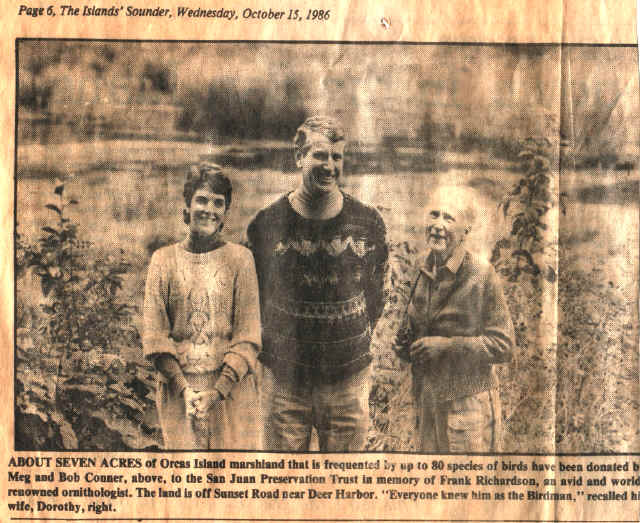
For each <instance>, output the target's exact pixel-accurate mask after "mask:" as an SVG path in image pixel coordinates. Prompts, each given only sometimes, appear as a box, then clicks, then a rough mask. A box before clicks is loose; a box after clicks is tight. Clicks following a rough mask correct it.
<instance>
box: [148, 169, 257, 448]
mask: <svg viewBox="0 0 640 523" xmlns="http://www.w3.org/2000/svg"><path fill="white" fill-rule="evenodd" d="M184 201H185V205H186V209H185V210H184V221H185V223H186V224H187V225H188V227H189V233H188V236H187V238H186V239H185V240H184V241H182V242H180V243H177V244H174V245H170V246H168V247H163V248H161V249H158V250H157V251H156V252H155V253H154V254H153V256H152V258H151V262H150V265H149V270H148V273H147V282H146V288H145V300H144V335H143V346H144V354H145V356H146V357H147V358H148V359H149V360H151V361H153V362H154V364H155V366H156V368H157V369H158V377H159V388H158V392H157V398H156V401H157V407H158V414H159V417H160V425H161V427H162V433H163V436H164V444H165V448H167V449H255V448H258V446H259V444H260V436H261V435H260V427H259V426H257V425H256V423H255V420H257V419H259V415H258V414H259V413H258V399H257V398H258V394H257V388H256V380H255V368H256V358H257V354H258V351H259V349H260V307H259V302H258V284H257V279H256V272H255V266H254V262H253V256H252V254H251V252H250V251H249V250H248V249H246V248H244V247H242V246H240V245H236V244H233V243H229V242H225V241H224V240H223V239H222V237H221V230H222V227H223V225H224V221H225V218H226V217H227V213H228V211H229V207H230V205H231V182H230V181H229V179H228V178H227V177H226V176H224V175H223V174H222V170H221V168H220V167H219V166H217V165H215V164H203V165H200V166H199V167H198V168H197V169H193V170H192V171H191V172H190V173H189V175H188V177H187V181H186V183H185V185H184Z"/></svg>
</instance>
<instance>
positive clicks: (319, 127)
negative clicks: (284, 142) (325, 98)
mask: <svg viewBox="0 0 640 523" xmlns="http://www.w3.org/2000/svg"><path fill="white" fill-rule="evenodd" d="M308 133H319V134H322V135H324V136H326V137H327V138H328V139H329V141H331V142H333V143H336V142H341V141H342V140H344V130H343V129H342V126H341V125H340V124H339V123H338V122H337V121H336V120H334V119H333V118H330V117H328V116H311V117H309V118H307V119H306V120H305V121H304V123H303V124H302V125H301V126H300V127H298V130H297V131H296V135H295V137H294V138H293V144H294V145H295V147H296V152H300V153H302V152H304V151H305V149H306V148H307V147H306V146H307V134H308Z"/></svg>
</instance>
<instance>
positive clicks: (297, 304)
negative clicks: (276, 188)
mask: <svg viewBox="0 0 640 523" xmlns="http://www.w3.org/2000/svg"><path fill="white" fill-rule="evenodd" d="M343 195H344V204H343V208H342V211H341V212H340V213H339V214H338V215H337V216H335V217H334V218H330V219H327V220H314V219H308V218H304V217H303V216H301V215H299V214H298V213H296V212H295V211H294V210H293V208H292V207H291V204H290V203H289V199H288V195H284V196H283V197H281V198H280V199H279V200H278V201H276V202H275V203H274V204H273V205H271V206H270V207H267V208H266V209H263V210H262V211H260V212H259V213H258V214H257V216H256V217H255V218H254V219H253V221H252V222H251V223H250V224H249V228H248V229H247V238H248V242H249V247H250V248H251V250H252V251H253V254H254V257H255V261H256V270H257V273H258V282H259V286H260V302H261V309H262V318H263V323H262V325H263V336H262V338H263V351H262V354H261V360H262V362H263V363H264V364H265V365H266V366H268V367H270V368H271V369H272V370H273V372H274V373H275V374H276V375H277V376H280V377H285V378H286V379H288V380H309V379H312V380H315V381H319V382H324V383H330V382H335V381H337V380H340V379H342V378H345V377H347V376H349V375H351V374H353V373H355V372H358V371H360V370H362V369H363V368H365V367H366V366H367V365H368V364H369V363H370V361H371V355H370V353H369V344H370V341H371V332H372V331H373V328H374V327H375V324H376V322H377V320H378V318H379V317H380V314H381V313H382V309H383V307H384V299H383V285H384V276H385V270H386V264H387V259H388V249H387V244H386V242H385V225H384V222H383V221H382V218H381V216H380V214H379V213H378V212H377V211H376V210H375V209H373V208H371V207H368V206H366V205H364V204H362V203H360V202H359V201H357V200H355V199H354V198H352V197H351V196H349V195H347V194H343Z"/></svg>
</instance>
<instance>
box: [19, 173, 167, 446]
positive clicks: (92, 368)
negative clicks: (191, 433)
mask: <svg viewBox="0 0 640 523" xmlns="http://www.w3.org/2000/svg"><path fill="white" fill-rule="evenodd" d="M54 194H55V196H56V197H57V198H56V200H57V201H56V203H55V204H54V203H50V204H47V205H46V207H47V208H48V209H49V210H50V211H51V212H53V213H54V214H55V216H56V218H55V220H54V222H53V223H52V224H50V225H48V226H45V227H43V228H42V233H43V234H42V235H41V237H40V238H39V241H38V243H37V244H36V245H29V244H27V243H25V242H24V241H23V240H22V239H21V238H20V237H18V238H17V242H16V249H17V255H16V258H17V260H20V262H19V263H20V265H21V266H22V267H23V268H25V267H29V268H31V269H32V270H33V271H34V272H35V274H36V275H37V276H38V278H39V280H40V284H41V291H42V297H43V300H42V301H43V302H44V303H42V305H41V310H40V312H39V314H38V316H37V317H36V318H35V319H34V320H32V321H31V322H30V324H28V323H25V324H24V325H23V326H22V327H23V328H22V331H21V334H22V335H21V336H18V337H17V339H16V359H17V367H16V380H17V383H16V393H17V396H16V405H17V412H16V448H20V449H54V448H55V449H58V448H70V449H71V448H85V449H98V448H100V449H105V450H106V449H120V450H122V449H129V448H148V447H153V446H157V444H158V434H159V431H158V430H157V427H153V426H149V425H148V424H146V423H145V411H147V410H149V409H150V408H151V407H152V406H153V401H152V400H151V399H150V398H149V395H150V393H151V392H152V390H153V382H152V380H151V379H150V373H149V369H146V368H144V367H140V366H139V365H137V364H135V363H131V362H125V361H124V360H122V359H121V358H119V356H118V354H119V352H120V349H121V348H122V347H131V346H136V345H137V346H139V345H140V340H139V335H138V332H137V330H136V328H135V326H134V325H133V323H132V321H131V318H132V314H133V313H134V312H135V310H134V308H133V307H132V306H130V305H128V304H126V303H124V302H122V301H121V298H120V291H121V288H122V276H123V275H124V274H125V273H126V272H127V271H128V269H129V264H128V263H126V262H125V261H123V260H115V259H113V258H110V257H107V258H105V259H102V258H99V259H92V258H91V256H90V248H91V244H90V243H89V242H83V241H81V240H79V239H78V236H77V225H76V224H75V223H72V222H71V220H69V219H68V218H67V217H66V214H65V210H66V209H67V208H68V207H69V206H72V205H77V202H76V201H75V200H73V199H65V197H64V184H63V183H62V182H59V183H58V184H57V185H56V186H55V189H54Z"/></svg>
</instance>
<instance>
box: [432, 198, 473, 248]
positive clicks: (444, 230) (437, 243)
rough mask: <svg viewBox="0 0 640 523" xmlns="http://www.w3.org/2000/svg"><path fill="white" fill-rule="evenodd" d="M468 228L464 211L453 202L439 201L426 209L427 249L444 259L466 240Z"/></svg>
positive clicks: (433, 202) (435, 201)
mask: <svg viewBox="0 0 640 523" xmlns="http://www.w3.org/2000/svg"><path fill="white" fill-rule="evenodd" d="M468 226H469V224H468V223H467V222H466V219H465V215H464V212H463V210H462V209H461V208H460V207H459V206H458V205H457V204H454V203H453V202H451V201H447V200H446V199H438V200H434V201H432V202H430V203H429V205H428V206H427V207H426V215H425V235H426V241H427V247H428V248H430V249H431V250H432V251H435V252H436V253H437V254H439V255H441V256H442V257H443V258H444V259H446V258H448V257H449V256H450V255H451V253H452V252H453V250H454V249H455V248H456V247H457V246H458V245H460V243H461V242H462V240H464V237H465V235H466V233H467V230H468Z"/></svg>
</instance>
